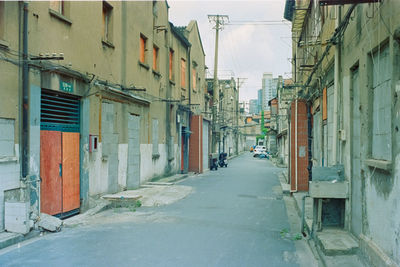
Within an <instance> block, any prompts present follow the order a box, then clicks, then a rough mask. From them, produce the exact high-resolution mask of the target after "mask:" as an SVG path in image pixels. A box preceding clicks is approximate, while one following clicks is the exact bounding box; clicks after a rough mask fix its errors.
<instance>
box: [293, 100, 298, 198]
mask: <svg viewBox="0 0 400 267" xmlns="http://www.w3.org/2000/svg"><path fill="white" fill-rule="evenodd" d="M298 104H299V102H298V99H296V105H295V109H294V131H295V132H294V158H295V164H294V165H295V169H294V173H295V181H296V189H295V192H297V175H298V173H297V158H298V153H297V106H298Z"/></svg>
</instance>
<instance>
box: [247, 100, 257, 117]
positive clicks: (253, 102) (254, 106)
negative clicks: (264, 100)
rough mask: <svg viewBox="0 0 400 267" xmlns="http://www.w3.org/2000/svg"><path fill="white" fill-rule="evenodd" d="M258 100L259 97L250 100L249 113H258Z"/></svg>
mask: <svg viewBox="0 0 400 267" xmlns="http://www.w3.org/2000/svg"><path fill="white" fill-rule="evenodd" d="M257 103H258V100H257V99H251V100H250V101H249V114H258V113H259V112H258V104H257Z"/></svg>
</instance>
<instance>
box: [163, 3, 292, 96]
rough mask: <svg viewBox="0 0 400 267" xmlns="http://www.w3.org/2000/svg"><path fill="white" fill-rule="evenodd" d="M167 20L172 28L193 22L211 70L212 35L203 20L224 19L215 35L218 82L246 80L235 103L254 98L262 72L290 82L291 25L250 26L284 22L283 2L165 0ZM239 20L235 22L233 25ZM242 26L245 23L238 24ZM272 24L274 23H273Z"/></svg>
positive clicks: (211, 30) (213, 32)
mask: <svg viewBox="0 0 400 267" xmlns="http://www.w3.org/2000/svg"><path fill="white" fill-rule="evenodd" d="M168 4H169V5H170V9H169V19H170V21H171V22H172V23H174V25H175V26H184V25H187V24H188V23H189V22H190V20H197V22H198V24H199V28H200V34H201V39H202V42H203V46H204V50H205V53H206V65H207V66H208V68H209V71H210V72H211V74H213V69H214V45H215V30H214V29H213V24H212V23H210V22H209V21H208V18H207V15H209V14H212V15H214V14H219V15H228V16H229V20H230V22H231V24H239V25H226V26H225V27H224V29H223V30H222V31H221V32H220V35H219V36H220V39H219V56H218V63H219V64H218V77H219V78H220V79H221V78H222V79H224V78H230V77H231V76H232V77H234V78H235V79H236V78H238V77H239V78H247V80H246V81H245V82H244V83H243V85H242V87H241V88H240V96H239V98H240V100H241V101H242V100H249V99H255V98H257V90H258V89H260V88H261V79H262V74H263V73H264V72H272V73H273V75H274V77H278V75H282V76H283V77H284V78H290V76H291V75H290V73H289V72H290V71H291V67H290V62H289V58H290V57H291V43H290V35H291V31H290V23H287V22H286V23H279V25H265V24H271V23H269V22H262V23H263V24H264V25H254V24H255V23H253V22H249V21H256V23H257V24H260V23H261V22H260V21H283V12H284V7H285V1H284V0H257V1H236V0H234V1H232V0H231V1H203V0H191V1H189V0H168ZM238 21H240V22H238ZM243 21H246V22H243ZM274 24H276V23H274Z"/></svg>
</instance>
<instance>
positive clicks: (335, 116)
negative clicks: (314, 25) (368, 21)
mask: <svg viewBox="0 0 400 267" xmlns="http://www.w3.org/2000/svg"><path fill="white" fill-rule="evenodd" d="M336 8H337V16H336V20H335V28H336V29H337V28H338V27H339V25H340V23H341V21H340V16H341V14H340V13H341V12H340V11H341V8H340V6H337V7H336ZM339 51H340V41H338V42H337V44H336V47H335V74H334V75H335V76H334V92H333V140H332V150H333V155H332V157H333V163H334V164H336V163H337V162H338V159H337V154H338V146H337V143H338V140H337V139H338V104H339V88H340V86H339V81H340V80H339V79H340V74H339V71H340V67H339V64H340V52H339Z"/></svg>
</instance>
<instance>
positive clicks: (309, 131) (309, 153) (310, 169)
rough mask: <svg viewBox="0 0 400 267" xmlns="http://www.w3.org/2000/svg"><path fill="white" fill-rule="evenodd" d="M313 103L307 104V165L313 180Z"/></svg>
mask: <svg viewBox="0 0 400 267" xmlns="http://www.w3.org/2000/svg"><path fill="white" fill-rule="evenodd" d="M310 109H311V105H310V104H307V122H308V127H307V128H308V129H307V133H308V134H307V135H308V142H307V145H308V166H307V170H308V181H312V166H313V162H312V149H311V148H312V141H313V137H312V128H311V111H310Z"/></svg>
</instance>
